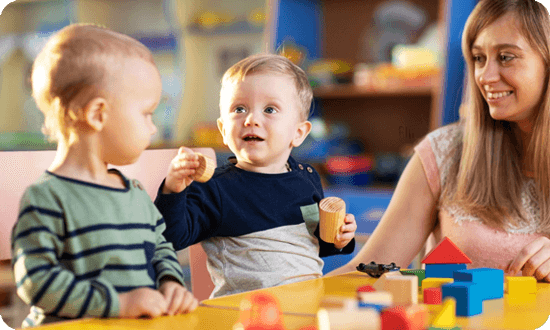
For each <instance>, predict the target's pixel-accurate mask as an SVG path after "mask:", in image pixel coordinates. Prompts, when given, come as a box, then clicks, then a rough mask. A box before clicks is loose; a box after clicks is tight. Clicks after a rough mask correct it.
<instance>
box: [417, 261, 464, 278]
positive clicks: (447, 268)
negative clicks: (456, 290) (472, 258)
mask: <svg viewBox="0 0 550 330" xmlns="http://www.w3.org/2000/svg"><path fill="white" fill-rule="evenodd" d="M463 269H466V264H426V278H428V277H446V278H453V273H454V272H456V271H458V270H463Z"/></svg>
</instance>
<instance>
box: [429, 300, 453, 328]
mask: <svg viewBox="0 0 550 330" xmlns="http://www.w3.org/2000/svg"><path fill="white" fill-rule="evenodd" d="M455 324H456V301H455V300H454V299H453V298H445V300H444V301H443V308H442V309H441V311H440V312H439V314H437V315H436V316H435V318H434V319H433V321H432V327H434V328H453V327H454V326H455Z"/></svg>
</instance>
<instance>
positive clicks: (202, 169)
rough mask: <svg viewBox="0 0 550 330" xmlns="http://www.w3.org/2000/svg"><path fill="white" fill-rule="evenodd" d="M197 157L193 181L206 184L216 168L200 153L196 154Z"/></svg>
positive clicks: (211, 161) (212, 162) (210, 160)
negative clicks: (197, 161)
mask: <svg viewBox="0 0 550 330" xmlns="http://www.w3.org/2000/svg"><path fill="white" fill-rule="evenodd" d="M197 155H198V156H199V167H198V168H197V169H196V170H195V175H193V180H195V181H197V182H206V181H208V180H210V178H211V177H212V175H214V170H215V169H216V166H215V165H214V161H213V160H212V159H210V158H209V157H206V156H204V155H203V154H201V153H197Z"/></svg>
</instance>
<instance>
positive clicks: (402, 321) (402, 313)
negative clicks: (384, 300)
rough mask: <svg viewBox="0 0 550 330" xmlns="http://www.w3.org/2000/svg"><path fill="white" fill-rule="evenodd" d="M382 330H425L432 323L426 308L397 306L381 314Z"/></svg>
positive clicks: (421, 306) (420, 306)
mask: <svg viewBox="0 0 550 330" xmlns="http://www.w3.org/2000/svg"><path fill="white" fill-rule="evenodd" d="M380 319H381V323H382V328H381V330H395V329H399V330H424V329H426V328H427V327H428V325H429V323H430V315H429V312H428V309H427V308H426V306H423V305H411V306H395V307H391V308H388V309H385V310H384V311H383V312H382V314H380Z"/></svg>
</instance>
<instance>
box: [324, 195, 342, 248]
mask: <svg viewBox="0 0 550 330" xmlns="http://www.w3.org/2000/svg"><path fill="white" fill-rule="evenodd" d="M345 217H346V203H345V202H344V200H342V199H341V198H338V197H326V198H323V199H322V200H321V202H319V236H320V237H321V239H322V240H323V241H325V242H327V243H334V242H335V240H336V235H338V232H339V231H340V228H341V227H342V225H343V224H344V218H345Z"/></svg>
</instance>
